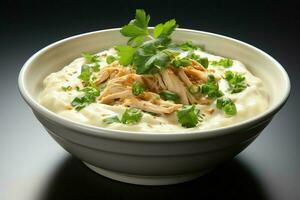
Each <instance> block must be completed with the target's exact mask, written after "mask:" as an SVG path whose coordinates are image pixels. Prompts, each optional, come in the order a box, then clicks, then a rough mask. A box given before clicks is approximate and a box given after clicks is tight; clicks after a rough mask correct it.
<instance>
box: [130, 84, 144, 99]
mask: <svg viewBox="0 0 300 200" xmlns="http://www.w3.org/2000/svg"><path fill="white" fill-rule="evenodd" d="M144 91H145V89H144V88H143V86H142V85H141V84H140V83H138V82H134V83H133V84H132V94H133V95H134V96H139V95H140V94H142V93H143V92H144Z"/></svg>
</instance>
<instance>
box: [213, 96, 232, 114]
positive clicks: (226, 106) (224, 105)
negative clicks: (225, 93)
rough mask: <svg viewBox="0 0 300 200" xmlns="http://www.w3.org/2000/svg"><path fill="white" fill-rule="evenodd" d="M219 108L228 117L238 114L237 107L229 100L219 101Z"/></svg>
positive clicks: (222, 99)
mask: <svg viewBox="0 0 300 200" xmlns="http://www.w3.org/2000/svg"><path fill="white" fill-rule="evenodd" d="M217 108H218V109H220V110H223V111H224V112H225V114H227V115H231V116H232V115H235V114H236V113H237V110H236V106H235V104H234V103H233V101H232V100H231V99H229V98H219V99H217Z"/></svg>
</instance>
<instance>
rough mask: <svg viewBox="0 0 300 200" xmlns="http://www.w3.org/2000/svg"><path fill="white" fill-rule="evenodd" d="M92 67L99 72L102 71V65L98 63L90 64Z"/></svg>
mask: <svg viewBox="0 0 300 200" xmlns="http://www.w3.org/2000/svg"><path fill="white" fill-rule="evenodd" d="M90 67H91V68H92V70H93V71H94V72H99V71H100V65H99V64H98V63H92V64H90Z"/></svg>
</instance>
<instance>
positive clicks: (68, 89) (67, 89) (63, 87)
mask: <svg viewBox="0 0 300 200" xmlns="http://www.w3.org/2000/svg"><path fill="white" fill-rule="evenodd" d="M61 89H62V90H63V91H65V92H66V91H70V90H72V87H71V86H69V85H68V86H62V87H61Z"/></svg>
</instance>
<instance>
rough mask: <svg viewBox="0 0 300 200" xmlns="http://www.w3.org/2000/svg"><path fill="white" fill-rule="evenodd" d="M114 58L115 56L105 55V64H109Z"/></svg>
mask: <svg viewBox="0 0 300 200" xmlns="http://www.w3.org/2000/svg"><path fill="white" fill-rule="evenodd" d="M115 60H116V57H114V56H112V55H109V56H107V57H106V62H107V64H111V63H113V62H114V61H115Z"/></svg>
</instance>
